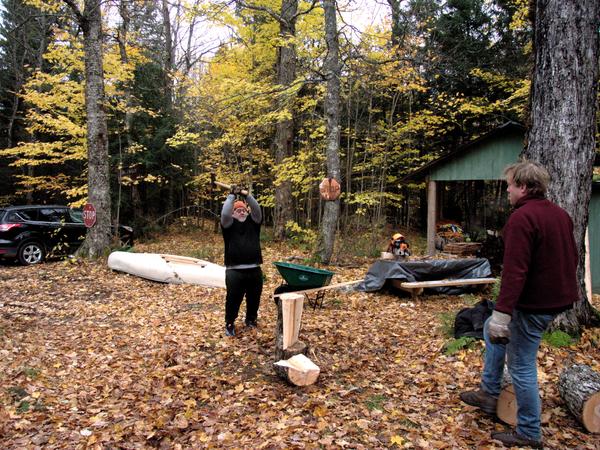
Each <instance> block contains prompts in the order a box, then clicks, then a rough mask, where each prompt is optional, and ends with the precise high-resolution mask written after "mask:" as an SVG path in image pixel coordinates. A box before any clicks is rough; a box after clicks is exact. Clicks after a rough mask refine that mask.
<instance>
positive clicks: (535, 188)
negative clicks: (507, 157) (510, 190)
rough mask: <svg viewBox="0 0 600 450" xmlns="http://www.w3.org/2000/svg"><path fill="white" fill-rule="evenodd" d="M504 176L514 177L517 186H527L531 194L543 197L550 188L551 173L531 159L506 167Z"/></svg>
mask: <svg viewBox="0 0 600 450" xmlns="http://www.w3.org/2000/svg"><path fill="white" fill-rule="evenodd" d="M504 176H505V177H506V179H507V180H508V178H512V181H513V183H514V184H515V185H517V186H525V188H526V189H527V193H528V194H529V195H534V196H536V197H543V196H545V195H546V191H547V190H548V184H549V183H550V174H549V173H548V171H547V170H546V169H545V168H544V167H543V166H542V165H541V164H538V163H535V162H531V161H522V162H518V163H515V164H511V165H510V166H507V167H506V169H504Z"/></svg>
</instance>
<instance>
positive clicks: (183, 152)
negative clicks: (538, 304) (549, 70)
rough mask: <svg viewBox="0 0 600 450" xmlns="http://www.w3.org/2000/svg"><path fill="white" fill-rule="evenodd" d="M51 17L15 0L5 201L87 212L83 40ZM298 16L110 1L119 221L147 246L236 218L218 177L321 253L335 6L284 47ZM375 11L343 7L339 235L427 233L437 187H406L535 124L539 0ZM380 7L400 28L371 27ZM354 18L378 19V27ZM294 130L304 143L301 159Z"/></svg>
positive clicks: (64, 8)
mask: <svg viewBox="0 0 600 450" xmlns="http://www.w3.org/2000/svg"><path fill="white" fill-rule="evenodd" d="M38 3H39V2H36V1H35V0H2V5H3V10H2V23H1V26H0V34H1V40H0V82H1V84H2V90H1V98H0V108H1V110H0V127H1V130H2V136H1V139H0V146H1V148H2V150H0V160H1V161H2V164H1V165H0V171H1V172H2V173H0V193H1V197H0V202H1V203H3V204H8V203H12V204H19V203H47V202H51V203H64V202H67V203H69V204H72V205H75V206H78V205H82V204H83V203H85V202H86V198H87V153H86V141H85V139H86V122H85V121H86V111H85V101H84V78H85V77H84V58H83V46H82V33H81V27H80V25H79V23H78V22H77V21H76V20H75V19H74V18H73V15H72V14H71V11H70V10H69V9H68V5H67V3H68V2H43V3H45V7H41V6H42V5H41V4H38ZM292 3H293V2H292ZM36 4H38V5H37V6H40V7H41V9H40V8H37V7H36ZM285 4H286V2H283V6H282V3H281V2H275V1H270V0H260V1H256V2H251V3H250V2H244V1H230V2H219V1H200V0H193V1H192V0H190V1H183V0H173V1H166V0H120V1H119V0H115V1H106V2H102V3H101V5H102V8H103V17H104V27H103V32H104V33H103V34H104V38H103V39H104V41H103V59H104V83H105V90H106V99H107V101H106V104H105V107H106V113H107V119H108V133H109V136H108V142H109V153H110V173H111V195H112V202H111V203H112V209H113V219H114V220H118V221H121V222H122V223H127V224H131V225H133V226H134V227H135V228H136V231H137V232H138V233H146V232H149V231H152V230H155V229H156V227H157V226H158V225H159V224H160V223H162V222H163V220H162V219H163V218H165V216H166V218H167V219H168V218H171V217H174V216H176V215H177V214H180V213H181V212H182V211H183V212H186V213H187V212H189V210H190V208H189V207H194V211H195V212H200V213H201V214H204V215H206V214H208V215H209V216H210V213H209V212H208V210H210V211H212V212H215V211H218V209H217V208H218V207H217V206H216V203H215V204H213V202H212V200H214V199H215V198H216V197H215V193H214V192H213V191H212V188H211V186H210V176H211V174H214V175H215V177H216V179H218V180H220V181H225V182H234V183H237V184H243V185H245V186H249V187H251V188H252V190H253V191H254V192H255V194H256V195H257V197H258V199H259V201H260V202H261V204H262V205H263V206H264V208H265V213H266V214H265V215H266V219H267V223H268V224H272V225H274V226H275V228H277V227H278V228H279V230H280V233H279V235H280V236H285V237H293V238H295V239H299V240H304V241H306V242H307V243H310V242H312V241H314V240H315V239H316V234H317V233H316V231H315V230H316V228H317V227H318V225H319V223H320V221H321V218H322V206H323V205H322V202H321V201H320V200H319V193H318V184H319V181H320V180H321V179H322V178H323V177H324V176H325V175H326V162H325V158H326V156H325V153H326V148H325V147H326V119H325V114H324V100H325V92H326V76H325V74H324V70H323V65H324V62H325V59H326V56H327V45H326V42H325V30H324V20H323V9H322V8H321V6H320V3H318V2H313V3H307V2H300V3H299V4H298V6H297V14H296V16H295V17H294V27H293V33H282V26H281V23H282V20H281V14H283V9H282V7H285ZM49 5H53V6H52V7H49ZM365 5H366V6H365ZM361 7H362V8H371V9H367V10H365V9H363V11H364V13H361V11H360V10H359V11H358V12H357V10H356V8H358V6H357V5H356V4H353V3H349V4H342V3H341V2H340V3H339V4H338V12H339V13H340V15H338V31H339V34H338V36H339V43H340V52H339V62H340V64H341V70H340V94H341V108H340V117H339V123H340V147H339V151H340V157H341V182H342V191H343V197H342V203H341V214H340V219H341V220H340V223H339V227H340V228H341V229H343V230H360V229H364V228H368V229H370V230H372V229H373V228H382V227H383V226H384V225H385V224H386V223H393V224H401V225H402V226H404V227H407V228H410V227H419V226H420V225H421V224H422V221H423V215H424V211H425V210H424V208H421V207H420V205H421V203H422V201H423V197H424V195H423V194H424V189H423V187H424V186H421V185H418V184H406V183H402V184H401V183H400V180H401V179H402V177H403V176H405V175H406V174H408V173H409V172H410V171H411V170H413V169H414V168H415V167H418V166H420V165H422V164H424V163H426V162H428V161H430V160H432V159H433V158H435V157H437V156H439V155H440V154H441V153H442V152H445V151H448V150H451V149H453V148H456V146H458V145H460V144H461V143H465V142H467V141H469V140H471V139H474V138H476V137H478V136H480V135H482V134H484V133H485V132H487V131H490V130H491V129H493V128H494V127H496V126H498V125H501V124H503V123H505V122H507V121H509V120H512V121H520V122H523V121H524V120H525V118H526V115H527V114H526V109H527V99H528V95H529V85H530V81H529V75H530V70H531V65H532V57H531V24H530V22H529V20H528V18H527V14H528V10H527V8H528V2H526V1H525V0H450V1H441V0H404V1H403V0H388V1H387V2H380V3H376V2H373V4H372V7H369V3H368V2H367V3H365V4H364V5H362V6H361ZM350 10H354V13H353V14H352V15H349V14H348V13H347V12H346V13H344V12H343V11H350ZM374 10H377V11H382V13H381V19H382V20H379V21H375V25H368V24H367V25H366V24H365V19H364V17H371V16H372V15H373V13H372V11H374ZM362 16H364V17H362ZM345 17H353V18H356V17H362V19H361V20H359V22H360V27H357V26H355V25H353V24H352V23H346V21H345V19H344V18H345ZM285 48H293V49H294V51H295V65H294V73H293V78H292V79H291V81H289V82H287V83H285V84H281V83H280V81H281V76H280V75H281V71H282V70H284V69H286V66H285V61H282V58H281V55H282V49H285ZM288 78H289V76H288ZM282 123H283V124H287V127H288V128H289V129H291V130H292V131H291V134H290V135H289V136H288V137H287V142H284V147H285V151H284V152H283V153H282V152H281V151H278V149H280V148H281V142H277V141H278V139H279V141H281V124H282ZM282 183H287V184H288V186H289V189H290V192H291V203H292V205H291V206H292V208H291V213H290V217H287V218H284V219H285V220H284V222H283V223H282V222H281V219H280V218H279V217H278V216H276V214H275V213H274V211H275V206H276V196H275V190H276V186H277V185H280V184H282ZM411 192H412V193H413V194H414V195H409V193H411ZM490 192H498V190H497V189H496V190H495V191H494V190H491V191H490ZM459 195H460V192H459V191H457V196H459ZM221 198H222V197H221ZM458 204H459V205H460V202H458ZM158 219H161V220H158ZM278 219H279V222H280V223H277V221H278ZM281 230H282V231H281Z"/></svg>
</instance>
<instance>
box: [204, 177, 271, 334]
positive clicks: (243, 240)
mask: <svg viewBox="0 0 600 450" xmlns="http://www.w3.org/2000/svg"><path fill="white" fill-rule="evenodd" d="M215 184H217V185H219V186H220V187H228V188H230V193H229V195H228V196H227V199H226V200H225V203H223V209H222V211H221V231H222V232H223V240H224V242H225V286H226V288H227V296H226V299H225V334H226V335H227V336H235V320H236V319H237V316H238V313H239V310H240V305H241V304H242V300H243V299H244V296H245V297H246V326H247V327H250V328H255V327H256V325H257V318H258V307H259V305H260V295H261V293H262V287H263V277H262V271H261V269H260V265H261V264H262V252H261V249H260V226H261V223H262V211H261V208H260V205H259V204H258V202H257V201H256V199H255V198H254V197H253V196H252V195H251V194H250V193H248V192H247V191H245V190H242V189H241V188H240V187H239V186H236V185H232V186H227V185H224V184H222V183H215Z"/></svg>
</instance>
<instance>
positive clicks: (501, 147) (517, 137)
mask: <svg viewBox="0 0 600 450" xmlns="http://www.w3.org/2000/svg"><path fill="white" fill-rule="evenodd" d="M524 137H525V128H524V127H523V126H522V125H520V124H518V123H515V122H508V123H506V124H504V125H502V126H500V127H498V128H496V129H494V130H492V131H491V132H489V133H487V134H485V135H483V136H481V137H480V138H478V139H476V140H474V141H471V142H469V143H467V144H465V145H462V146H460V147H458V148H456V149H455V150H453V151H451V152H448V153H446V154H445V155H443V156H441V157H439V158H438V159H436V160H434V161H431V162H430V163H428V164H426V165H425V166H423V167H421V168H420V169H418V170H416V171H415V172H413V173H411V174H410V175H409V176H407V177H406V178H404V180H406V181H408V180H409V179H413V180H414V179H425V180H426V182H427V252H428V253H429V254H430V255H433V254H434V253H435V232H436V229H435V227H436V220H437V218H438V192H437V191H438V189H437V184H438V182H448V181H471V180H500V179H502V172H503V170H504V168H505V167H506V166H507V165H509V164H512V163H514V162H516V161H517V159H518V157H519V154H520V153H521V150H522V148H523V140H524ZM596 160H597V161H598V158H596ZM588 233H589V249H590V252H589V256H590V269H591V278H592V280H591V286H592V289H593V292H595V293H600V183H594V184H593V189H592V198H591V201H590V215H589V224H588Z"/></svg>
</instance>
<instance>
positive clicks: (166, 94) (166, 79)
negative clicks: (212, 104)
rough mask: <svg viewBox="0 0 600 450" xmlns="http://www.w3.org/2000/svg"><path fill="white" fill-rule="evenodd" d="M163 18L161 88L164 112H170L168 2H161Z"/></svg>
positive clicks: (171, 62) (170, 63)
mask: <svg viewBox="0 0 600 450" xmlns="http://www.w3.org/2000/svg"><path fill="white" fill-rule="evenodd" d="M162 16H163V36H164V38H165V48H164V55H163V66H164V67H163V71H164V72H163V76H164V79H163V86H164V89H165V91H164V98H165V111H166V112H170V111H171V110H172V108H173V79H172V77H171V72H172V70H173V59H174V57H173V54H174V52H173V37H172V35H171V17H170V15H169V2H168V0H162Z"/></svg>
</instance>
